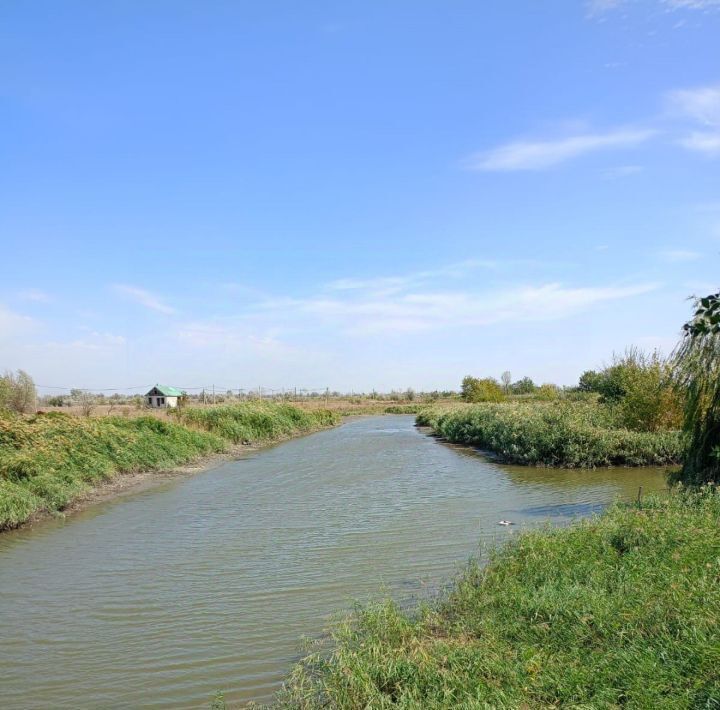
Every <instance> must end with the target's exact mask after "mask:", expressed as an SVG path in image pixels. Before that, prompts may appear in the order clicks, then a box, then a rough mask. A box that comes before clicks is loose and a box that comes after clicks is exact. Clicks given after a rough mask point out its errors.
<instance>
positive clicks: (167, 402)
mask: <svg viewBox="0 0 720 710" xmlns="http://www.w3.org/2000/svg"><path fill="white" fill-rule="evenodd" d="M182 396H183V392H181V391H180V390H179V389H176V388H175V387H168V386H167V385H155V387H153V388H152V389H151V390H150V391H149V392H148V393H147V394H146V395H145V403H146V404H147V406H148V407H153V408H157V407H177V406H178V400H179V399H180V397H182Z"/></svg>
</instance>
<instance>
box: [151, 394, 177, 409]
mask: <svg viewBox="0 0 720 710" xmlns="http://www.w3.org/2000/svg"><path fill="white" fill-rule="evenodd" d="M145 399H146V402H147V405H148V407H177V403H178V398H177V397H163V396H162V395H150V396H149V397H146V398H145ZM163 399H164V400H165V403H164V404H160V402H161V401H162V400H163Z"/></svg>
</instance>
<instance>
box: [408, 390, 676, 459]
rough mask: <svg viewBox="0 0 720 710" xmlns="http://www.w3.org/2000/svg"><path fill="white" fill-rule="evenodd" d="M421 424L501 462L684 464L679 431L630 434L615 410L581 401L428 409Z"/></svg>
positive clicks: (419, 418)
mask: <svg viewBox="0 0 720 710" xmlns="http://www.w3.org/2000/svg"><path fill="white" fill-rule="evenodd" d="M417 423H418V424H419V425H421V426H429V427H431V428H432V429H433V431H434V432H435V433H436V434H437V435H438V436H442V437H443V438H445V439H447V440H448V441H450V442H453V443H457V444H467V445H470V446H477V447H479V448H482V449H487V450H489V451H492V452H494V453H495V454H497V455H498V456H499V457H500V458H501V459H502V460H503V461H506V462H508V463H518V464H525V465H531V466H532V465H543V466H563V467H568V468H591V467H594V466H663V465H668V464H676V463H679V462H680V461H681V459H682V454H683V445H682V437H681V435H680V433H679V432H676V431H654V432H646V431H631V430H629V429H625V428H622V427H619V426H617V424H616V422H615V419H614V415H613V411H612V409H610V408H608V407H604V406H602V405H598V404H591V403H583V402H562V401H561V402H527V403H525V402H508V403H503V404H474V405H464V406H459V407H455V408H453V409H427V410H424V411H422V412H420V413H419V414H418V417H417Z"/></svg>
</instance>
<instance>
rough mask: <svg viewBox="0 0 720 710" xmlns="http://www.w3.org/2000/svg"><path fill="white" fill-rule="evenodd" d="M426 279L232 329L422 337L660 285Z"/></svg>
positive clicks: (280, 306) (561, 310)
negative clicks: (442, 284)
mask: <svg viewBox="0 0 720 710" xmlns="http://www.w3.org/2000/svg"><path fill="white" fill-rule="evenodd" d="M424 273H425V272H419V273H416V274H407V275H401V276H396V277H387V278H385V279H383V280H371V279H368V280H364V281H362V280H357V281H355V280H348V283H347V284H343V285H345V286H346V288H342V289H336V290H334V291H333V290H328V289H327V288H326V289H325V290H324V291H321V292H320V293H318V294H315V295H311V296H309V297H307V298H278V299H274V300H268V301H265V302H262V303H258V304H256V305H255V307H254V308H252V309H249V310H248V311H247V312H246V313H245V314H244V315H241V316H239V317H238V318H236V320H235V325H236V326H237V327H241V326H242V328H251V329H252V327H253V325H254V326H260V325H262V327H263V328H272V329H273V332H274V333H275V335H276V336H278V337H279V336H280V334H282V335H284V336H287V335H290V334H295V335H297V334H299V333H309V332H315V331H318V330H325V331H327V332H332V333H335V334H339V333H342V334H345V335H350V336H368V335H370V336H371V335H378V334H383V335H385V334H388V335H391V334H403V333H419V332H423V331H434V330H443V329H449V328H457V327H466V326H487V325H493V324H498V323H504V322H518V321H544V320H557V319H562V318H566V317H570V316H572V315H575V314H577V313H580V312H583V311H585V310H588V309H590V308H592V307H594V306H595V305H597V304H600V303H603V302H608V301H616V300H622V299H627V298H632V297H635V296H639V295H641V294H644V293H648V292H650V291H652V290H654V289H656V288H657V287H658V285H657V284H655V283H640V284H634V285H629V286H628V285H620V286H617V285H611V286H580V287H577V286H575V287H573V286H566V285H564V284H562V283H559V282H551V283H541V284H536V285H516V286H511V285H508V284H503V285H500V286H497V287H493V286H491V285H490V286H484V287H482V288H480V289H478V288H476V287H474V284H473V283H472V282H468V283H466V284H464V285H460V284H457V283H456V284H454V287H453V288H447V286H448V284H447V283H446V284H445V288H440V287H438V282H437V280H436V281H435V282H434V283H433V284H431V283H421V282H422V275H423V274H424ZM334 283H335V284H337V282H334ZM389 284H391V286H389V287H388V285H389ZM347 286H352V288H347Z"/></svg>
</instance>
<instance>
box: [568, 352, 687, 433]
mask: <svg viewBox="0 0 720 710" xmlns="http://www.w3.org/2000/svg"><path fill="white" fill-rule="evenodd" d="M578 389H579V390H581V391H584V392H597V393H598V394H599V395H600V401H601V402H603V403H605V404H609V405H612V406H614V407H616V409H617V414H618V417H619V419H620V421H621V422H622V425H623V426H625V427H626V428H628V429H632V430H634V431H658V430H661V429H679V428H680V425H681V422H682V409H683V396H682V394H681V393H680V392H679V391H678V390H677V389H676V388H675V386H674V382H673V371H672V364H671V363H670V362H668V361H666V360H664V359H663V358H662V357H660V355H659V354H658V353H657V352H654V353H651V354H649V355H648V354H646V353H643V352H642V351H640V350H638V349H637V348H630V349H628V350H627V351H626V352H625V354H624V355H622V356H615V357H614V358H613V364H612V365H610V366H608V367H606V368H605V369H604V370H602V371H601V372H594V371H592V370H589V371H587V372H585V373H583V375H582V377H581V378H580V382H579V385H578Z"/></svg>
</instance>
